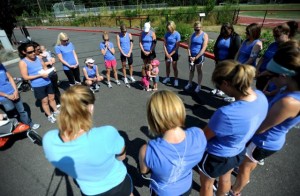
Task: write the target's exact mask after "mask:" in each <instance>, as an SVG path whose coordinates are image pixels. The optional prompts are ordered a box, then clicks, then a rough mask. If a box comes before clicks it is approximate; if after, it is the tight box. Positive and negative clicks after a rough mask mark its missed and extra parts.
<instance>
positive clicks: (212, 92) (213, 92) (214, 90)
mask: <svg viewBox="0 0 300 196" xmlns="http://www.w3.org/2000/svg"><path fill="white" fill-rule="evenodd" d="M210 92H211V94H213V95H215V94H217V92H218V89H213V90H212V91H210Z"/></svg>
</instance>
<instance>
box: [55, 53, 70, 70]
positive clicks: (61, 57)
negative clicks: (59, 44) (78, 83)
mask: <svg viewBox="0 0 300 196" xmlns="http://www.w3.org/2000/svg"><path fill="white" fill-rule="evenodd" d="M57 58H58V60H59V61H60V62H61V63H62V64H64V65H66V66H68V67H71V65H70V64H69V63H68V62H67V61H65V60H64V58H63V56H62V54H57Z"/></svg>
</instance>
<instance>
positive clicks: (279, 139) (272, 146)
mask: <svg viewBox="0 0 300 196" xmlns="http://www.w3.org/2000/svg"><path fill="white" fill-rule="evenodd" d="M284 90H285V89H282V90H281V91H279V93H278V94H277V95H276V96H275V97H274V98H273V99H272V100H271V101H270V104H269V108H271V107H272V106H273V105H274V104H275V103H276V102H277V101H279V100H280V99H282V98H284V97H292V98H294V99H296V100H298V101H300V91H294V92H284ZM298 123H300V115H298V116H297V117H295V118H289V119H286V120H285V121H283V122H282V123H280V124H279V125H276V126H274V127H272V128H270V129H269V130H267V131H265V132H264V133H262V134H255V135H254V136H253V138H252V142H253V143H254V144H255V145H256V146H258V147H260V148H262V149H266V150H273V151H278V150H280V149H281V148H282V147H283V145H284V143H285V137H286V134H287V133H288V131H289V130H290V129H291V128H293V127H294V126H295V125H297V124H298Z"/></svg>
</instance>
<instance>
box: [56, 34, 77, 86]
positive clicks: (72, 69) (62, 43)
mask: <svg viewBox="0 0 300 196" xmlns="http://www.w3.org/2000/svg"><path fill="white" fill-rule="evenodd" d="M54 50H55V53H56V55H57V57H58V60H59V61H60V62H61V63H62V64H63V69H64V72H65V74H66V76H67V78H68V80H69V83H70V85H71V86H72V85H75V84H80V83H81V81H80V70H79V61H78V57H77V53H76V52H75V47H74V45H73V44H72V42H69V37H68V35H67V34H66V33H63V32H61V33H60V34H58V37H57V42H56V46H55V47H54Z"/></svg>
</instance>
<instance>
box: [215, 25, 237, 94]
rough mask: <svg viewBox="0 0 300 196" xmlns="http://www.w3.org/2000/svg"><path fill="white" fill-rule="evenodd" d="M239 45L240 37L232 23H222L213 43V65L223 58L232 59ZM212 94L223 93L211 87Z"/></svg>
mask: <svg viewBox="0 0 300 196" xmlns="http://www.w3.org/2000/svg"><path fill="white" fill-rule="evenodd" d="M240 46H241V37H240V36H239V34H237V33H236V32H235V31H234V28H233V26H232V24H230V23H228V22H227V23H224V24H223V25H222V27H221V30H220V35H219V36H218V38H217V40H216V42H215V45H214V55H215V63H216V64H215V65H217V64H218V62H220V61H223V60H229V59H234V57H235V55H236V53H237V52H238V50H239V48H240ZM211 92H212V94H216V95H219V96H222V95H224V93H223V92H222V91H221V90H219V89H213V90H212V91H211Z"/></svg>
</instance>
